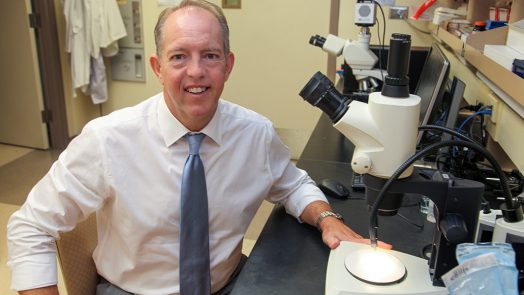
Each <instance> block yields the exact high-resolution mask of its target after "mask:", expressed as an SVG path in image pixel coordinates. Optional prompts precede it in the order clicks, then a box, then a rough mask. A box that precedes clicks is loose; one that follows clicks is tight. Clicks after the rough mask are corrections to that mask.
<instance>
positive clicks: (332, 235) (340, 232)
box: [300, 201, 392, 249]
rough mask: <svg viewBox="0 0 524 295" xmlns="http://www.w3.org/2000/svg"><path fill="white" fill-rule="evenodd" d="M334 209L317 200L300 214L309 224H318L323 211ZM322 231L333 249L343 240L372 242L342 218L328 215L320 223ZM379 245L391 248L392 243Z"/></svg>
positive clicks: (380, 243) (379, 244)
mask: <svg viewBox="0 0 524 295" xmlns="http://www.w3.org/2000/svg"><path fill="white" fill-rule="evenodd" d="M326 210H327V211H332V210H333V209H331V206H330V205H329V204H328V203H326V202H322V201H316V202H313V203H311V204H309V205H308V206H307V207H306V208H305V209H304V212H302V215H300V219H301V220H302V221H304V222H306V223H308V224H311V225H313V226H316V225H315V223H316V221H317V219H318V217H319V216H320V213H321V212H322V211H326ZM319 227H320V231H321V232H322V240H323V241H324V243H325V244H326V245H327V246H328V247H329V248H331V249H335V248H336V247H338V245H340V242H341V241H348V242H357V243H364V244H370V243H371V242H370V240H369V239H365V238H363V237H362V236H361V235H359V234H357V233H356V232H354V231H353V230H352V229H351V228H349V227H348V226H347V225H345V224H344V223H343V222H342V221H341V220H338V219H337V218H335V217H332V216H328V217H326V218H324V219H322V221H321V222H320V224H319ZM378 246H379V247H381V248H384V249H391V248H392V246H391V245H390V244H386V243H384V242H380V241H379V242H378Z"/></svg>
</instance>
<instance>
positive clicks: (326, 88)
mask: <svg viewBox="0 0 524 295" xmlns="http://www.w3.org/2000/svg"><path fill="white" fill-rule="evenodd" d="M299 95H300V96H301V97H302V98H303V99H304V100H305V101H307V102H309V103H310V104H311V105H312V106H315V107H318V108H320V109H321V110H322V111H323V112H324V113H326V114H327V115H328V116H329V118H330V119H331V121H333V123H336V122H338V120H339V119H340V118H342V116H344V114H345V113H346V111H347V110H348V106H347V103H346V102H347V100H348V99H346V98H345V97H344V96H343V95H342V94H340V92H338V91H337V90H336V89H335V85H333V83H332V82H331V81H330V80H329V79H328V78H327V77H326V76H324V75H323V74H322V73H321V72H316V73H315V75H313V77H312V78H311V79H310V80H309V82H308V83H307V84H306V86H304V88H303V89H302V90H301V91H300V93H299Z"/></svg>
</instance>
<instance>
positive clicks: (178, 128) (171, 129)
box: [158, 93, 223, 146]
mask: <svg viewBox="0 0 524 295" xmlns="http://www.w3.org/2000/svg"><path fill="white" fill-rule="evenodd" d="M222 107H223V106H222V101H220V100H219V102H218V107H217V110H216V112H215V115H214V116H213V118H212V119H211V121H209V123H208V124H207V125H206V127H204V128H203V129H202V130H200V132H201V133H204V134H205V135H206V136H207V137H209V138H211V139H212V140H213V141H214V142H216V143H217V144H218V145H220V143H221V139H222V133H221V128H220V124H221V121H222V120H221V119H220V117H221V109H222ZM158 124H159V129H160V135H161V136H162V138H163V139H164V143H165V144H166V146H171V145H172V144H173V143H175V142H177V141H178V140H179V139H180V138H182V137H184V135H186V134H187V133H188V132H190V131H189V130H188V129H187V128H186V127H185V126H184V125H183V124H182V123H180V121H178V119H177V118H175V116H173V114H171V112H170V111H169V109H168V107H167V104H166V102H165V100H164V96H163V94H162V93H161V94H160V95H159V102H158Z"/></svg>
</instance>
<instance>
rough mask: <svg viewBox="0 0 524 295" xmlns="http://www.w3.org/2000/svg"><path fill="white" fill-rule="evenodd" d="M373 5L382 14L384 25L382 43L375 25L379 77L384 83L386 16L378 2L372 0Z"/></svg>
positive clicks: (378, 28) (378, 29) (378, 27)
mask: <svg viewBox="0 0 524 295" xmlns="http://www.w3.org/2000/svg"><path fill="white" fill-rule="evenodd" d="M373 2H375V4H377V6H378V8H380V13H381V14H382V23H383V24H384V28H383V29H382V41H381V40H380V26H379V25H378V23H377V35H378V43H379V47H378V64H379V67H380V76H381V77H382V81H384V73H383V72H382V51H383V50H384V43H385V42H386V15H385V14H384V10H383V9H382V5H380V3H378V1H376V0H373Z"/></svg>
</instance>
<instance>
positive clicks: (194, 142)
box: [187, 133, 206, 155]
mask: <svg viewBox="0 0 524 295" xmlns="http://www.w3.org/2000/svg"><path fill="white" fill-rule="evenodd" d="M204 136H206V135H205V134H204V133H188V134H187V140H188V142H189V154H190V155H198V152H199V150H200V144H201V143H202V140H203V139H204Z"/></svg>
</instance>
